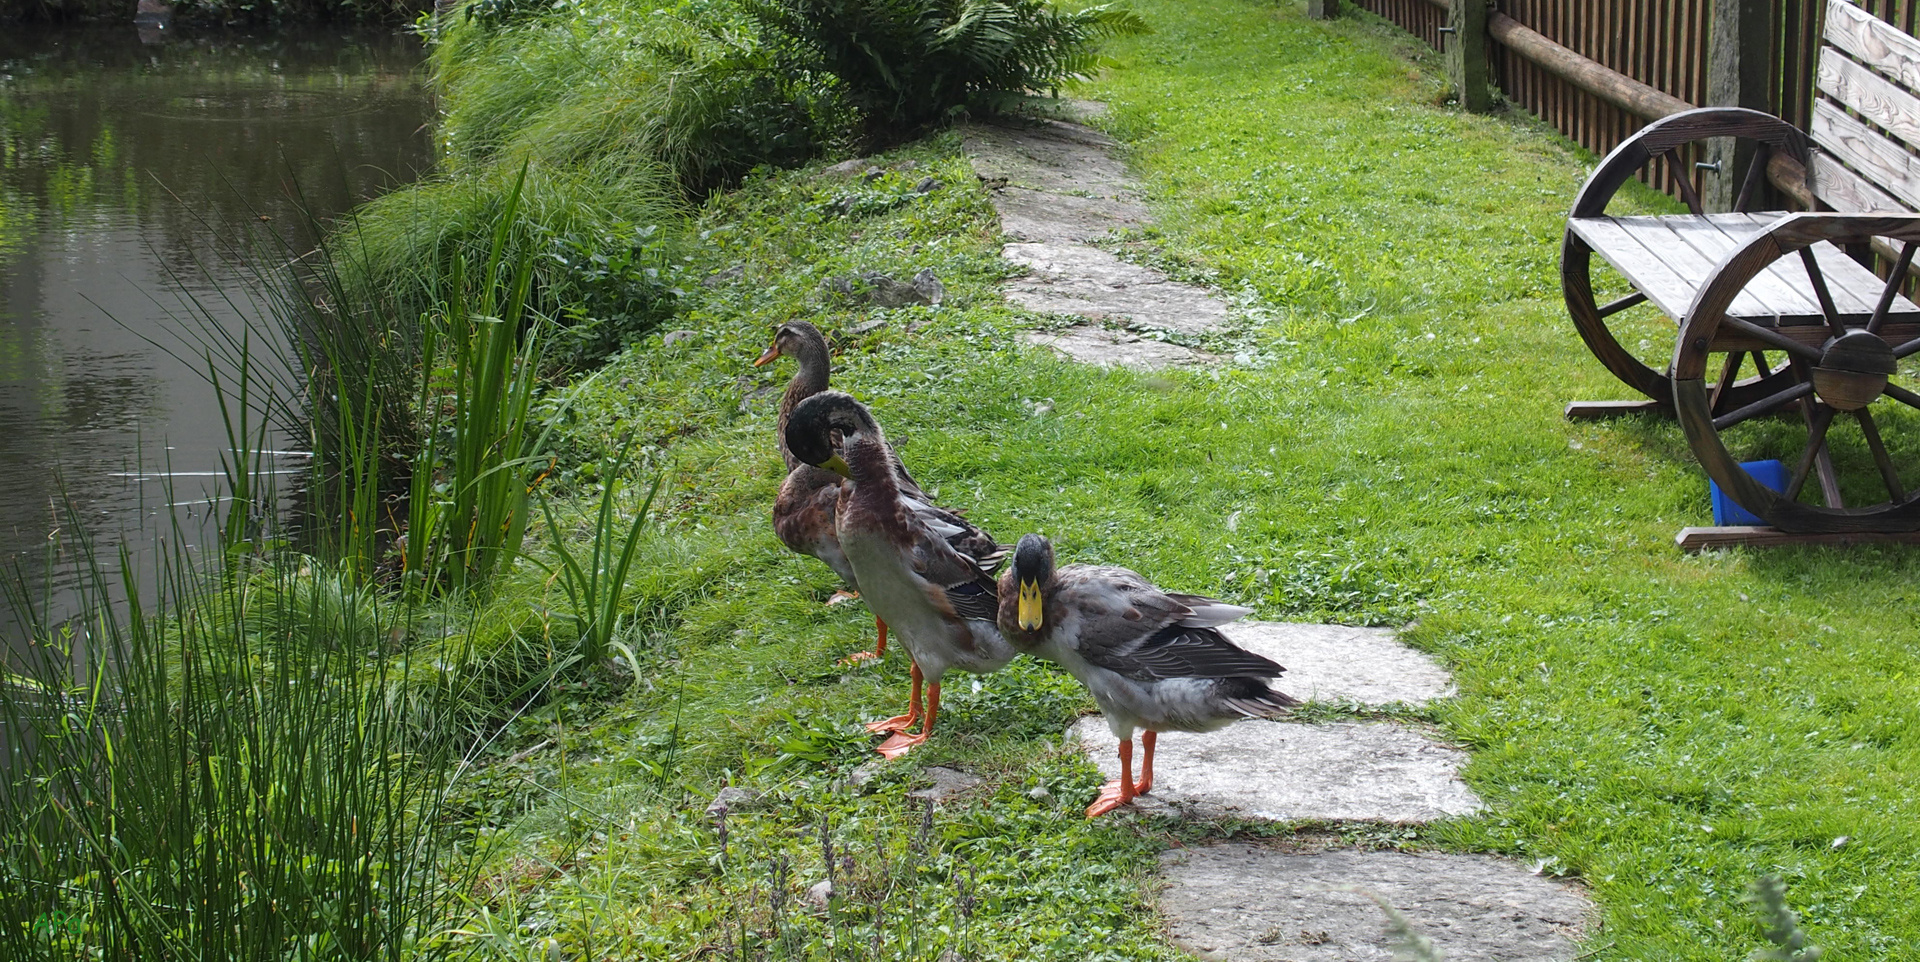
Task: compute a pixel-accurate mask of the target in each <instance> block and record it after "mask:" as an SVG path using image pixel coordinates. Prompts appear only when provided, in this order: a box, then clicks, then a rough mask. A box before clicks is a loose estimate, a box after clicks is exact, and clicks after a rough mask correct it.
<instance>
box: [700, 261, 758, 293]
mask: <svg viewBox="0 0 1920 962" xmlns="http://www.w3.org/2000/svg"><path fill="white" fill-rule="evenodd" d="M745 276H747V265H745V264H735V265H733V266H732V267H729V268H727V269H726V270H723V271H714V272H713V273H711V274H708V275H707V276H705V277H703V278H701V279H700V286H701V287H719V286H720V285H722V284H731V283H733V282H734V281H737V280H739V279H740V278H742V277H745Z"/></svg>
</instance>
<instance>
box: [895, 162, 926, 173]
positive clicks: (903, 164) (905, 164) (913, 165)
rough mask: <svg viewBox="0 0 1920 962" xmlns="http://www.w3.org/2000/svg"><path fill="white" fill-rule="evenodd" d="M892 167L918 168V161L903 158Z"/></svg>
mask: <svg viewBox="0 0 1920 962" xmlns="http://www.w3.org/2000/svg"><path fill="white" fill-rule="evenodd" d="M894 169H895V170H899V171H909V170H919V169H920V162H919V161H917V160H903V161H901V162H900V163H898V164H896V165H894Z"/></svg>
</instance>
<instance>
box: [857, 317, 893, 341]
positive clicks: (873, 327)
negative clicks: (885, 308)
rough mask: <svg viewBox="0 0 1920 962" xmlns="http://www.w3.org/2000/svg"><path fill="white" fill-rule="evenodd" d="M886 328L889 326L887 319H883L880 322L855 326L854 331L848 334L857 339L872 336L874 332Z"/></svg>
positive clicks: (875, 321)
mask: <svg viewBox="0 0 1920 962" xmlns="http://www.w3.org/2000/svg"><path fill="white" fill-rule="evenodd" d="M886 326H887V319H886V318H884V317H883V318H880V319H878V320H872V321H868V322H866V323H865V324H855V325H854V326H853V330H852V331H849V332H848V333H850V334H852V335H853V336H855V337H864V336H865V335H868V334H872V333H873V332H874V331H877V330H879V329H881V328H883V327H886Z"/></svg>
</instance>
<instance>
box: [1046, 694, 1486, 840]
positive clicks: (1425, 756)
mask: <svg viewBox="0 0 1920 962" xmlns="http://www.w3.org/2000/svg"><path fill="white" fill-rule="evenodd" d="M1072 735H1073V737H1074V738H1076V739H1078V740H1079V742H1080V744H1081V746H1082V747H1083V748H1084V749H1085V750H1086V752H1087V754H1088V756H1089V757H1091V758H1092V759H1093V761H1094V763H1095V764H1096V765H1099V766H1100V770H1101V771H1102V772H1104V773H1105V774H1106V776H1107V777H1108V778H1118V777H1119V776H1120V761H1119V758H1118V756H1117V755H1116V754H1115V751H1114V749H1115V748H1116V747H1117V745H1118V741H1117V740H1116V739H1115V738H1114V737H1113V733H1112V732H1111V731H1109V730H1108V729H1107V723H1106V720H1105V719H1102V718H1100V717H1098V716H1089V717H1086V718H1082V719H1080V720H1079V721H1078V722H1076V723H1075V724H1074V726H1073V729H1072ZM1134 756H1135V760H1136V764H1137V763H1138V758H1139V752H1138V751H1136V752H1135V753H1134ZM1466 760H1467V753H1466V752H1464V751H1461V750H1460V749H1458V748H1454V747H1452V746H1449V745H1444V744H1441V743H1440V742H1438V741H1436V740H1434V739H1433V738H1431V737H1429V736H1428V735H1427V734H1426V733H1425V732H1422V731H1419V730H1417V729H1414V728H1410V727H1407V726H1404V725H1399V724H1395V723H1392V722H1334V723H1331V724H1324V725H1308V724H1299V723H1292V722H1268V721H1242V722H1235V723H1234V724H1232V725H1228V726H1227V727H1226V728H1223V729H1221V730H1219V731H1217V732H1209V733H1207V734H1204V735H1196V734H1191V733H1188V732H1161V733H1160V743H1159V747H1158V749H1157V750H1156V751H1155V753H1154V763H1153V792H1152V794H1150V795H1148V796H1146V797H1145V798H1142V799H1139V800H1137V801H1136V802H1135V806H1136V807H1138V808H1139V809H1140V810H1141V811H1143V812H1172V813H1175V814H1182V815H1191V816H1193V817H1197V818H1220V817H1226V816H1232V817H1236V818H1255V819H1264V820H1267V821H1276V822H1284V821H1299V820H1314V821H1367V822H1393V823H1411V822H1430V821H1433V820H1435V819H1440V818H1446V817H1448V816H1450V815H1468V814H1471V813H1473V812H1477V811H1479V810H1480V809H1481V807H1482V806H1481V803H1480V799H1479V797H1478V796H1476V795H1474V794H1473V792H1472V790H1470V789H1468V788H1467V786H1466V783H1465V782H1462V781H1461V780H1460V777H1459V774H1458V773H1459V771H1460V766H1461V765H1462V764H1464V763H1465V762H1466ZM1135 774H1136V776H1137V775H1138V772H1136V773H1135Z"/></svg>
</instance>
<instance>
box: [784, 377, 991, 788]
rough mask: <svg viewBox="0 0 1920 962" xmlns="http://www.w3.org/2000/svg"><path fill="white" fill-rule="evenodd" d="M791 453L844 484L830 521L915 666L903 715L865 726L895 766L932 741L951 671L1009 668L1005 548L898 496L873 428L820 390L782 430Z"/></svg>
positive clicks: (869, 419)
mask: <svg viewBox="0 0 1920 962" xmlns="http://www.w3.org/2000/svg"><path fill="white" fill-rule="evenodd" d="M787 445H788V448H789V450H791V451H792V452H793V454H794V456H795V457H797V458H799V459H800V460H801V461H802V462H804V463H806V464H810V465H814V466H816V467H820V468H824V469H826V470H828V471H832V472H833V473H835V474H837V475H840V476H841V477H843V478H845V479H847V481H848V482H849V483H848V484H847V485H846V486H844V487H842V488H841V496H840V503H839V507H838V511H837V513H836V514H835V519H834V520H835V529H836V531H837V533H838V535H839V539H840V548H841V551H842V552H843V553H844V554H845V555H846V558H847V561H848V563H849V564H851V565H852V567H853V573H854V576H855V577H856V578H857V579H858V581H859V583H860V586H861V597H862V598H863V599H865V600H866V603H867V607H869V608H871V609H873V613H874V615H875V616H876V617H879V618H882V619H884V620H885V621H886V623H887V624H888V625H889V626H891V627H892V629H893V632H894V634H895V635H896V636H898V637H899V638H900V639H901V642H902V643H903V644H904V645H905V646H906V649H907V653H908V654H909V655H911V656H912V658H913V671H912V681H913V690H912V694H911V695H910V696H909V698H908V701H907V714H905V715H903V716H898V717H896V718H891V719H887V720H886V721H884V722H876V723H874V724H873V725H869V726H868V727H869V728H870V729H873V730H876V731H880V730H891V732H892V734H891V736H890V737H889V738H888V739H887V740H886V741H884V742H882V743H881V744H880V745H879V746H878V748H877V750H878V751H879V752H880V754H881V755H883V756H885V757H887V758H898V757H899V756H900V755H902V754H905V753H906V752H907V751H908V750H910V749H912V748H913V747H914V746H916V745H920V744H923V743H925V742H926V740H927V739H928V737H929V736H931V735H932V734H933V729H934V725H935V723H936V722H937V721H938V720H939V717H940V683H941V680H942V678H944V677H945V675H946V673H947V672H948V671H950V670H952V669H955V668H958V669H960V670H962V671H967V672H972V673H974V674H980V675H984V674H990V673H992V672H995V671H999V670H1000V669H1001V668H1003V667H1005V666H1006V664H1007V663H1008V662H1010V661H1012V660H1013V658H1014V655H1015V654H1016V652H1015V651H1014V649H1013V646H1012V645H1010V644H1008V642H1007V640H1006V639H1005V638H1004V637H1003V636H1002V635H1001V633H1000V628H999V625H998V621H997V619H998V617H999V609H1000V596H999V582H998V581H997V580H996V579H995V577H994V572H995V571H996V570H997V569H998V568H999V566H1000V564H1001V562H1002V560H1003V559H1004V558H1005V557H1006V548H1005V547H1003V546H1002V545H1000V544H999V543H997V542H996V541H995V540H994V539H993V537H992V536H990V535H988V534H987V533H986V532H984V531H982V530H980V528H979V527H977V526H976V525H974V524H973V523H972V522H970V521H968V520H967V519H965V518H964V517H961V516H960V515H959V514H957V513H955V512H952V511H949V510H946V509H944V508H940V507H936V506H934V505H933V504H931V503H929V502H928V501H926V500H925V499H924V498H923V497H915V496H914V495H913V494H912V493H910V492H908V491H906V490H904V489H903V488H902V487H901V485H900V483H899V479H898V477H897V475H896V473H895V472H894V471H893V470H892V467H891V460H892V449H891V448H890V447H888V445H887V440H886V435H885V433H884V432H883V431H882V430H881V428H880V424H879V422H878V421H876V420H874V417H873V414H872V412H870V411H868V410H867V407H866V405H864V404H861V403H860V402H859V401H857V400H855V399H854V398H853V397H852V396H851V395H848V394H844V393H842V392H839V391H822V392H820V393H818V394H815V395H813V396H812V397H809V398H807V399H806V400H805V401H802V402H801V403H800V404H799V405H798V406H797V407H795V408H794V411H793V416H792V418H791V419H790V420H789V421H788V423H787ZM923 685H924V686H925V691H926V712H925V715H924V716H922V715H921V708H920V705H921V690H922V686H923ZM923 718H924V725H923V727H922V728H921V730H920V731H919V732H917V733H915V732H912V731H911V729H912V727H913V724H914V723H915V722H916V721H919V720H921V719H923Z"/></svg>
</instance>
